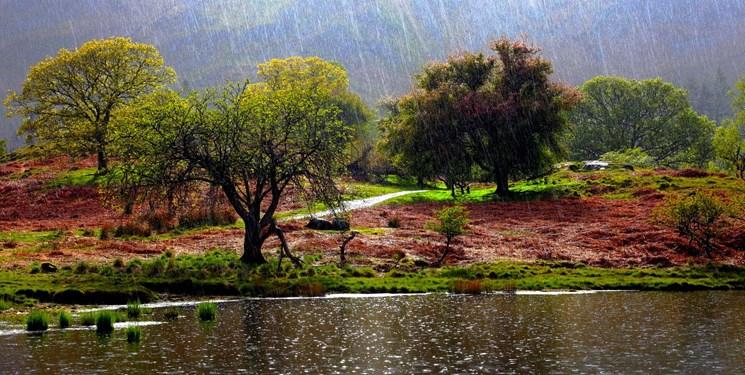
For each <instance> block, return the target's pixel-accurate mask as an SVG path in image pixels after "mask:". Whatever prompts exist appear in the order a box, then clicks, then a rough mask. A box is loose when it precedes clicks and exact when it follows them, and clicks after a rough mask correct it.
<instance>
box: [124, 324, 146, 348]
mask: <svg viewBox="0 0 745 375" xmlns="http://www.w3.org/2000/svg"><path fill="white" fill-rule="evenodd" d="M141 337H142V329H140V327H138V326H130V327H127V342H128V343H130V344H134V343H137V342H140V338H141Z"/></svg>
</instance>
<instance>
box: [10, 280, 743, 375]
mask: <svg viewBox="0 0 745 375" xmlns="http://www.w3.org/2000/svg"><path fill="white" fill-rule="evenodd" d="M743 302H745V293H742V292H701V293H607V294H587V295H560V296H547V295H524V296H510V295H490V296H475V297H473V296H448V295H438V294H433V295H426V296H401V297H386V298H374V299H373V298H371V299H347V298H335V299H295V300H249V301H243V302H235V303H225V304H221V305H220V309H219V311H218V321H217V322H215V323H213V324H209V325H205V324H201V323H199V322H197V320H196V319H194V318H193V316H194V313H193V307H191V306H184V307H179V308H180V309H181V311H180V313H181V315H184V316H185V317H184V318H180V319H178V320H177V321H174V322H166V323H164V324H161V325H157V326H148V327H143V339H142V342H141V343H140V344H138V345H127V344H126V338H125V336H124V333H123V332H122V331H117V332H115V333H114V335H113V336H112V337H111V338H107V339H98V338H96V335H95V332H92V331H85V330H71V331H65V332H60V331H55V332H48V333H45V334H43V335H28V334H20V335H10V336H3V337H0V349H1V350H0V373H3V374H4V373H87V374H88V373H103V372H112V371H116V372H118V373H143V372H145V373H147V372H151V371H153V370H155V369H157V370H158V371H163V372H171V373H181V372H184V373H195V372H197V373H206V372H213V373H218V372H229V373H235V372H247V373H324V374H334V373H338V374H351V373H360V374H381V373H428V372H436V373H495V372H505V373H562V374H563V373H572V372H578V373H588V372H589V373H650V372H654V373H687V374H690V373H707V374H710V373H736V372H741V371H743V370H745V345H743V336H745V335H743V332H745V320H744V319H743V317H745V303H743ZM162 313H163V312H162V311H159V312H156V313H155V315H156V316H154V317H152V319H153V320H161V319H159V317H158V314H162ZM149 319H150V317H149Z"/></svg>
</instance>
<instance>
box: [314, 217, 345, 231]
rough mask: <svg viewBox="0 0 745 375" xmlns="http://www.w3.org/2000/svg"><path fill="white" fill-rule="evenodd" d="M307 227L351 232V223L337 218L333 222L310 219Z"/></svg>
mask: <svg viewBox="0 0 745 375" xmlns="http://www.w3.org/2000/svg"><path fill="white" fill-rule="evenodd" d="M305 227H306V228H310V229H315V230H349V222H348V221H347V220H346V219H342V218H336V219H334V220H333V221H328V220H323V219H310V222H308V224H307V225H306V226H305Z"/></svg>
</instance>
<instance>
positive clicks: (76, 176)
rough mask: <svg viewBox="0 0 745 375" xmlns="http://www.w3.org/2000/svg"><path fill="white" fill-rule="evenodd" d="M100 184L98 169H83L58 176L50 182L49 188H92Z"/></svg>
mask: <svg viewBox="0 0 745 375" xmlns="http://www.w3.org/2000/svg"><path fill="white" fill-rule="evenodd" d="M97 183H98V176H97V175H96V168H81V169H74V170H69V171H66V172H62V173H60V174H58V175H57V176H56V177H55V178H54V179H53V180H51V181H49V184H48V186H49V187H52V188H58V187H63V186H92V185H96V184H97Z"/></svg>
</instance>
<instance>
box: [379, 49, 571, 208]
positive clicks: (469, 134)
mask: <svg viewBox="0 0 745 375" xmlns="http://www.w3.org/2000/svg"><path fill="white" fill-rule="evenodd" d="M491 48H492V50H493V51H494V52H495V53H496V55H495V56H486V55H484V54H470V53H466V54H463V55H460V56H456V57H451V58H450V59H448V61H447V62H444V63H434V64H430V65H429V66H427V67H426V68H425V69H424V71H423V72H422V74H420V75H419V76H418V79H417V88H416V89H415V90H414V92H412V93H411V94H409V95H408V96H406V97H403V98H401V99H400V100H399V102H400V103H399V108H398V111H397V112H395V113H394V114H393V116H399V117H400V118H398V119H396V118H395V117H394V118H393V119H392V121H391V124H392V125H391V127H394V128H395V127H397V126H399V127H401V128H403V129H400V131H401V135H402V136H408V137H419V138H421V137H426V138H425V139H405V140H403V141H398V142H401V144H400V145H399V147H398V149H397V150H396V148H394V155H406V156H418V157H419V158H420V159H424V160H425V161H426V159H427V158H431V160H429V161H430V162H429V164H428V163H422V162H420V161H418V160H417V161H413V162H412V164H413V166H414V168H416V167H417V166H419V165H425V166H427V165H428V166H431V167H430V168H427V167H425V168H423V172H422V173H435V174H436V175H441V174H443V172H442V169H441V168H442V165H446V166H452V167H453V170H461V171H468V168H464V166H465V165H466V164H467V163H468V162H471V161H472V162H473V163H474V164H475V165H476V166H478V167H480V168H481V169H482V170H483V171H484V172H486V173H487V174H488V175H489V176H490V179H491V180H492V181H493V182H495V183H496V184H497V193H498V194H499V195H500V196H505V195H507V194H508V193H509V179H510V178H518V177H523V176H528V175H531V174H535V173H537V172H539V171H542V170H545V169H546V168H547V167H549V166H550V165H551V164H552V163H553V162H554V161H555V160H556V158H557V156H560V155H562V154H563V151H564V150H563V148H562V139H563V133H564V132H565V131H566V129H567V121H566V115H565V112H566V110H568V109H569V108H571V107H572V105H573V104H574V103H575V102H576V101H577V98H578V97H577V95H576V92H575V91H574V90H573V89H570V88H568V87H566V86H564V85H561V84H558V83H555V82H552V81H551V80H550V79H549V76H550V75H551V73H552V68H551V63H550V62H548V61H547V60H545V59H543V58H541V57H540V56H539V54H538V53H539V49H538V48H536V47H533V46H529V45H527V44H526V43H524V42H519V41H511V40H508V39H504V38H503V39H499V40H497V41H495V42H494V43H493V44H492V46H491ZM389 132H391V134H392V135H388V136H387V139H388V140H391V139H394V138H396V134H395V130H394V131H391V130H390V129H389ZM433 145H434V146H439V147H441V148H442V149H440V148H437V147H433ZM443 150H445V151H443ZM396 151H397V152H396ZM438 157H439V158H445V159H447V160H450V161H449V162H447V161H446V162H445V163H443V162H438V161H437V160H436V159H434V158H438ZM400 158H401V157H399V159H400Z"/></svg>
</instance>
